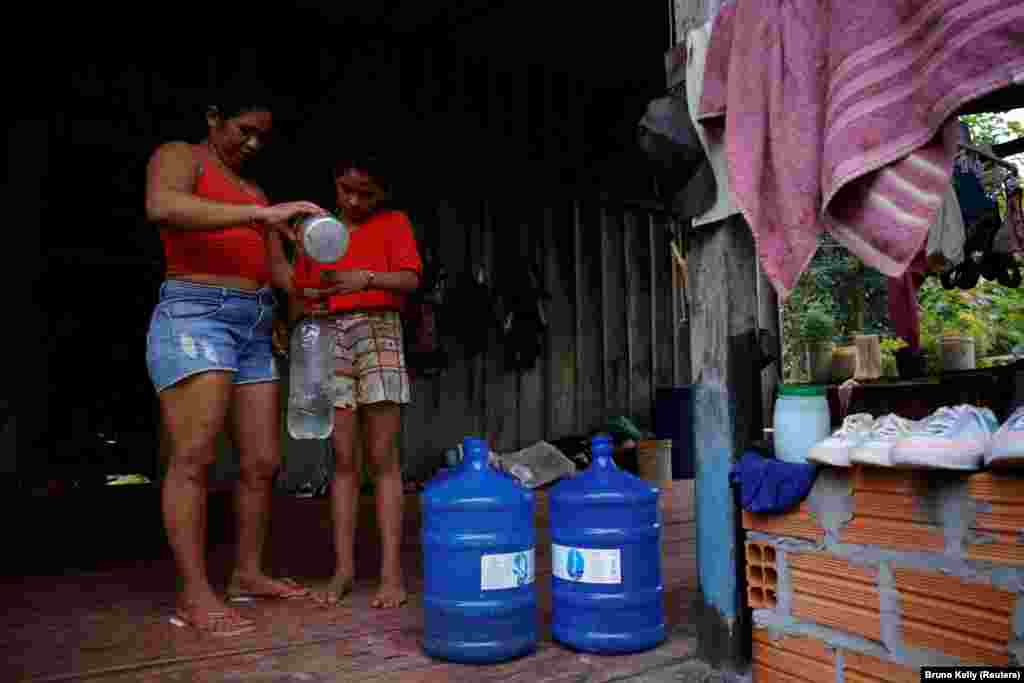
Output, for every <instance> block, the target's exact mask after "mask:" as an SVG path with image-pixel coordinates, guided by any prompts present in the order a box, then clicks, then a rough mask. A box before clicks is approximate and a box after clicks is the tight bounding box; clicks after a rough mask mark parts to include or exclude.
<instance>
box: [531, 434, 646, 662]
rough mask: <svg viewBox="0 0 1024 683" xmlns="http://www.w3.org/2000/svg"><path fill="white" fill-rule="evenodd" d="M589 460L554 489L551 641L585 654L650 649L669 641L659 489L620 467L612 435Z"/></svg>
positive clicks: (595, 445) (599, 440)
mask: <svg viewBox="0 0 1024 683" xmlns="http://www.w3.org/2000/svg"><path fill="white" fill-rule="evenodd" d="M591 457H592V460H591V464H590V467H588V468H587V470H586V471H584V472H583V473H582V474H580V475H578V476H576V477H574V478H572V479H565V480H562V481H560V482H559V483H558V484H556V485H555V486H554V487H553V488H552V490H551V509H550V513H551V574H552V578H551V581H552V586H551V596H552V599H551V603H552V614H551V634H552V636H553V637H554V639H555V640H557V641H558V642H560V643H562V644H564V645H567V646H569V647H571V648H573V649H576V650H580V651H583V652H594V653H598V654H623V653H627V652H640V651H643V650H648V649H650V648H653V647H655V646H657V645H658V644H659V643H661V642H663V641H664V640H665V608H664V592H665V589H664V586H663V585H662V582H661V547H660V538H661V525H660V523H659V520H658V489H657V488H655V487H653V486H651V485H650V484H649V483H647V482H645V481H644V480H642V479H639V478H638V477H635V476H633V475H632V474H630V473H628V472H623V471H622V470H620V469H619V468H618V467H616V466H615V462H614V461H613V460H612V444H611V439H610V438H609V437H607V436H603V435H602V436H596V437H594V439H593V440H592V443H591Z"/></svg>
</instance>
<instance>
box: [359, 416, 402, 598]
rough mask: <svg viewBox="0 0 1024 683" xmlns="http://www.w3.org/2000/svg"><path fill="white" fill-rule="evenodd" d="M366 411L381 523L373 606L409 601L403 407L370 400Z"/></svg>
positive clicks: (367, 451) (369, 456)
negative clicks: (401, 443)
mask: <svg viewBox="0 0 1024 683" xmlns="http://www.w3.org/2000/svg"><path fill="white" fill-rule="evenodd" d="M360 410H361V411H362V414H363V420H364V426H365V436H366V441H365V443H366V454H367V456H366V457H367V458H369V462H370V464H371V465H372V466H373V470H374V473H375V475H376V484H377V523H378V525H379V527H380V540H381V562H380V589H379V590H378V591H377V597H376V598H375V599H374V600H373V603H372V604H373V606H374V607H385V608H391V607H398V606H399V605H402V604H404V603H405V601H406V592H405V581H404V579H403V576H402V503H403V498H404V492H403V490H402V468H401V463H400V462H399V453H398V435H399V432H400V430H401V427H402V409H401V407H400V406H399V405H398V404H397V403H391V402H383V403H371V404H368V405H364V406H362V407H361V408H360Z"/></svg>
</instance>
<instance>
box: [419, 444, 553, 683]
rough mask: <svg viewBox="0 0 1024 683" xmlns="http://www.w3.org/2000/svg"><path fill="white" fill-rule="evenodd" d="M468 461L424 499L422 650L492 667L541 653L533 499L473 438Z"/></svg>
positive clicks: (433, 485)
mask: <svg viewBox="0 0 1024 683" xmlns="http://www.w3.org/2000/svg"><path fill="white" fill-rule="evenodd" d="M462 451H463V459H462V461H461V462H459V463H458V464H457V465H456V466H455V467H454V468H453V469H451V470H449V471H448V472H446V473H445V475H444V476H438V477H435V478H434V479H432V480H431V481H430V482H429V483H428V484H427V485H426V487H425V488H424V490H423V493H422V494H420V503H421V508H422V511H423V531H422V541H423V579H424V581H423V583H424V586H423V650H424V652H426V653H427V654H428V655H430V656H432V657H437V658H439V659H445V660H449V661H453V662H460V663H465V664H488V663H494V662H500V661H504V660H508V659H513V658H515V657H519V656H522V655H526V654H529V653H530V652H533V651H534V650H535V649H536V646H537V627H538V615H537V596H536V591H535V588H534V585H535V584H534V577H535V574H536V571H535V556H534V543H535V538H536V532H535V531H534V523H533V513H534V496H533V492H531V491H530V490H529V489H527V488H525V487H523V486H522V485H520V484H519V483H518V482H517V481H516V480H515V479H513V478H512V477H509V476H508V475H506V474H504V473H502V472H498V471H496V470H494V469H493V468H491V467H490V465H488V462H487V459H488V448H487V444H486V443H484V441H483V440H481V439H476V438H472V437H467V438H466V439H464V440H463V444H462Z"/></svg>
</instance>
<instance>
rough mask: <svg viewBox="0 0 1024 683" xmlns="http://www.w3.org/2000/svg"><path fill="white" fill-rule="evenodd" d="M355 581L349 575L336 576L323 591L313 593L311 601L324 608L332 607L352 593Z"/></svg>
mask: <svg viewBox="0 0 1024 683" xmlns="http://www.w3.org/2000/svg"><path fill="white" fill-rule="evenodd" d="M354 585H355V580H354V579H353V578H352V575H351V574H338V575H336V576H335V577H334V578H333V579H331V580H330V581H328V582H327V585H326V586H325V587H324V588H323V590H318V591H315V592H314V593H313V599H314V600H315V601H316V602H318V603H319V604H321V605H323V606H324V607H334V606H335V605H337V604H338V603H340V602H341V601H342V600H344V599H345V596H346V595H348V594H349V593H351V592H352V587H353V586H354Z"/></svg>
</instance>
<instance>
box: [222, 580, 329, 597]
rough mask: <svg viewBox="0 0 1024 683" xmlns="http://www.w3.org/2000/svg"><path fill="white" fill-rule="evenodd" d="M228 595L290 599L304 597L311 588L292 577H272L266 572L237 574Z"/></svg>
mask: <svg viewBox="0 0 1024 683" xmlns="http://www.w3.org/2000/svg"><path fill="white" fill-rule="evenodd" d="M227 592H228V597H230V598H235V597H249V598H277V599H279V600H290V599H292V598H304V597H307V596H308V595H309V589H308V588H306V587H305V586H301V585H299V584H298V583H296V582H295V581H293V580H292V579H272V578H270V577H269V576H267V575H266V574H235V575H234V576H233V577H232V579H231V583H230V587H229V588H228V591H227Z"/></svg>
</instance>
